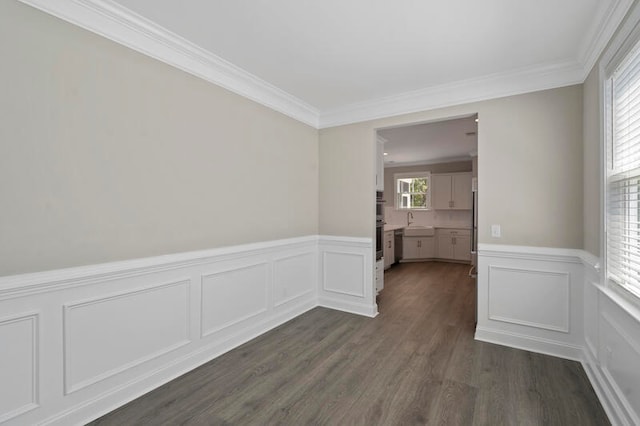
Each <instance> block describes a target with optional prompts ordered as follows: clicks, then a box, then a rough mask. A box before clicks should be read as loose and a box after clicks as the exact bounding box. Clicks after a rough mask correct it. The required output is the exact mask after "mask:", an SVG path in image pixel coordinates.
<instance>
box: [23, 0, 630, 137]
mask: <svg viewBox="0 0 640 426" xmlns="http://www.w3.org/2000/svg"><path fill="white" fill-rule="evenodd" d="M19 1H21V2H22V3H25V4H28V5H30V6H33V7H35V8H37V9H39V10H41V11H43V12H46V13H48V14H51V15H54V16H56V17H58V18H60V19H63V20H65V21H67V22H69V23H71V24H74V25H77V26H79V27H81V28H84V29H86V30H88V31H91V32H93V33H96V34H98V35H101V36H103V37H105V38H107V39H109V40H112V41H114V42H116V43H118V44H122V45H124V46H127V47H129V48H131V49H133V50H136V51H138V52H140V53H142V54H144V55H147V56H150V57H152V58H155V59H157V60H159V61H162V62H164V63H167V64H169V65H171V66H174V67H176V68H179V69H181V70H183V71H186V72H188V73H190V74H192V75H195V76H197V77H199V78H202V79H204V80H206V81H209V82H211V83H214V84H216V85H218V86H221V87H223V88H225V89H227V90H230V91H232V92H234V93H236V94H238V95H240V96H243V97H245V98H248V99H250V100H252V101H255V102H257V103H259V104H262V105H264V106H266V107H268V108H271V109H273V110H275V111H278V112H281V113H283V114H285V115H287V116H289V117H291V118H293V119H295V120H298V121H300V122H302V123H305V124H308V125H310V126H312V127H314V128H317V129H322V128H327V127H335V126H340V125H344V124H351V123H357V122H362V121H369V120H374V119H379V118H386V117H393V116H398V115H402V114H410V113H415V112H420V111H426V110H430V109H436V108H444V107H450V106H454V105H462V104H468V103H472V102H478V101H484V100H488V99H494V98H500V97H504V96H512V95H518V94H523V93H529V92H534V91H538V90H545V89H553V88H557V87H563V86H569V85H573V84H580V83H582V82H584V80H585V78H586V77H587V76H588V74H589V72H590V71H591V69H592V67H593V65H594V64H595V62H596V61H597V59H598V57H599V56H600V54H601V53H602V51H603V49H604V48H605V46H606V45H607V43H608V42H609V40H610V39H611V37H612V35H613V34H614V33H615V30H616V29H617V27H618V25H619V24H620V22H621V21H622V19H623V18H624V16H625V14H626V13H627V11H628V9H629V7H630V6H631V4H632V3H633V0H612V2H611V3H609V4H604V2H603V3H600V7H599V9H598V12H597V14H596V17H595V18H594V20H593V23H592V25H591V27H590V29H589V30H588V31H587V33H586V36H585V37H584V42H583V44H582V46H581V49H580V54H579V55H578V59H577V60H575V61H568V62H562V63H552V64H545V65H537V66H533V67H527V68H522V69H518V70H513V71H509V72H504V73H497V74H492V75H487V76H483V77H479V78H473V79H468V80H462V81H457V82H453V83H447V84H443V85H438V86H432V87H427V88H424V89H420V90H416V91H411V92H405V93H401V94H398V95H393V96H389V97H385V98H379V99H373V100H370V101H363V102H358V103H353V104H350V105H345V106H340V107H338V108H333V109H328V110H324V111H319V110H318V109H317V108H315V107H313V106H312V105H309V104H308V103H306V102H304V101H302V100H301V99H298V98H296V97H295V96H293V95H291V94H289V93H287V92H285V91H283V90H281V89H279V88H277V87H276V86H274V85H272V84H270V83H268V82H266V81H264V80H262V79H260V78H258V77H256V76H255V75H253V74H250V73H248V72H247V71H245V70H243V69H241V68H239V67H237V66H235V65H233V64H232V63H230V62H228V61H226V60H224V59H222V58H220V57H218V56H216V55H214V54H212V53H211V52H209V51H206V50H204V49H202V48H201V47H199V46H197V45H195V44H193V43H191V42H189V41H188V40H186V39H184V38H182V37H180V36H178V35H177V34H174V33H172V32H171V31H168V30H167V29H165V28H163V27H161V26H160V25H158V24H156V23H154V22H152V21H150V20H148V19H146V18H144V17H142V16H140V15H138V14H136V13H134V12H132V11H131V10H129V9H127V8H125V7H123V6H121V5H120V4H118V3H116V2H115V1H114V0H19Z"/></svg>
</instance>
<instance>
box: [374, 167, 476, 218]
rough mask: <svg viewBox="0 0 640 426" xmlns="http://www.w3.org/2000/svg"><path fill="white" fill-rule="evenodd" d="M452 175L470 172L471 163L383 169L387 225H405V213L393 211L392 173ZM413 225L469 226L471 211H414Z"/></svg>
mask: <svg viewBox="0 0 640 426" xmlns="http://www.w3.org/2000/svg"><path fill="white" fill-rule="evenodd" d="M426 171H429V172H431V173H454V172H470V171H472V162H471V160H469V161H456V162H450V163H437V164H425V165H421V166H405V167H385V169H384V198H385V200H386V205H385V210H384V215H385V216H384V218H385V221H386V222H387V223H388V224H393V225H406V224H407V212H406V211H397V210H395V205H394V194H395V191H394V185H395V184H394V177H393V175H394V173H413V172H426ZM412 222H413V224H415V225H423V226H462V227H468V226H470V225H471V210H465V211H457V210H451V211H446V210H430V211H414V212H413V219H412Z"/></svg>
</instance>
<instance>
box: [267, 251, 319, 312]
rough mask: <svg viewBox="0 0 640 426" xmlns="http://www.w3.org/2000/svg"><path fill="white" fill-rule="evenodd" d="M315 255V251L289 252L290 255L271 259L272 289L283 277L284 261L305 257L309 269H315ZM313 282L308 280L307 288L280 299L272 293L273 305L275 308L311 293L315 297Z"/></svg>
mask: <svg viewBox="0 0 640 426" xmlns="http://www.w3.org/2000/svg"><path fill="white" fill-rule="evenodd" d="M315 256H316V253H315V252H311V251H308V252H305V253H299V254H290V255H287V256H282V257H278V258H275V259H274V260H273V286H274V290H275V288H276V286H277V283H279V282H280V281H281V280H282V279H284V278H283V277H282V275H283V274H284V269H285V266H284V264H285V263H287V262H291V261H293V260H294V259H295V260H302V259H305V260H308V262H310V264H309V265H308V267H309V268H310V269H312V270H315V269H316V265H315V263H314V261H315ZM299 279H304V278H299ZM314 284H315V283H313V282H310V283H309V289H308V290H303V291H300V292H298V293H295V294H293V295H290V296H288V297H285V298H282V299H279V298H278V297H277V295H275V294H274V300H273V306H274V307H275V308H279V307H280V306H282V305H286V304H288V303H290V302H292V301H294V300H296V299H299V298H301V297H305V296H311V295H312V294H313V295H314V297H315V294H314V293H315V291H316V286H315V285H314Z"/></svg>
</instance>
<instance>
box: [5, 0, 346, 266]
mask: <svg viewBox="0 0 640 426" xmlns="http://www.w3.org/2000/svg"><path fill="white" fill-rule="evenodd" d="M0 56H1V57H2V59H3V66H2V71H1V74H2V79H1V80H2V81H1V82H0V85H1V89H0V93H1V96H0V116H1V117H2V126H0V140H1V141H2V143H1V145H0V194H2V206H1V208H0V235H2V238H0V259H2V260H1V261H0V276H2V275H10V274H17V273H24V272H34V271H41V270H47V269H54V268H63V267H69V266H76V265H85V264H94V263H99V262H107V261H114V260H120V259H129V258H138V257H146V256H153V255H160V254H166V253H175V252H183V251H189V250H197V249H205V248H214V247H222V246H228V245H233V244H240V243H247V242H255V241H266V240H273V239H280V238H287V237H294V236H302V235H312V234H317V232H318V132H317V130H315V129H313V128H311V127H309V126H306V125H304V124H301V123H300V122H298V121H295V120H293V119H290V118H288V117H286V116H284V115H282V114H280V113H277V112H275V111H273V110H271V109H269V108H267V107H264V106H262V105H259V104H257V103H254V102H252V101H249V100H247V99H245V98H242V97H240V96H238V95H235V94H233V93H231V92H228V91H226V90H224V89H222V88H220V87H217V86H215V85H213V84H210V83H207V82H205V81H203V80H201V79H198V78H196V77H193V76H191V75H189V74H187V73H185V72H182V71H180V70H178V69H175V68H173V67H171V66H169V65H166V64H164V63H160V62H158V61H156V60H154V59H151V58H149V57H147V56H144V55H142V54H140V53H137V52H134V51H132V50H129V49H127V48H125V47H123V46H120V45H118V44H115V43H113V42H111V41H109V40H107V39H104V38H102V37H100V36H97V35H95V34H93V33H89V32H87V31H84V30H82V29H80V28H79V27H76V26H73V25H71V24H68V23H65V22H63V21H60V20H58V19H56V18H54V17H52V16H50V15H47V14H44V13H42V12H40V11H37V10H35V9H33V8H31V7H29V6H26V5H24V4H21V3H18V2H16V1H2V2H0ZM356 202H358V201H356Z"/></svg>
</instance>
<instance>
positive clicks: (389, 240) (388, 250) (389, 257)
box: [383, 231, 395, 269]
mask: <svg viewBox="0 0 640 426" xmlns="http://www.w3.org/2000/svg"><path fill="white" fill-rule="evenodd" d="M394 252H395V250H394V240H393V232H392V231H389V232H385V233H384V248H383V256H384V268H385V269H387V268H388V267H390V266H391V264H393V262H394V256H395V253H394Z"/></svg>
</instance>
